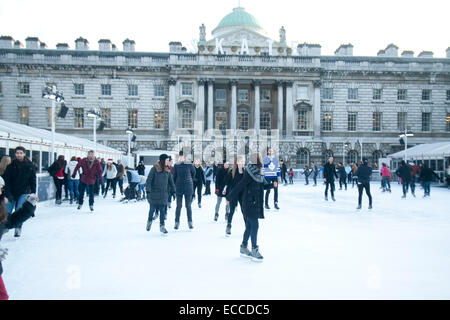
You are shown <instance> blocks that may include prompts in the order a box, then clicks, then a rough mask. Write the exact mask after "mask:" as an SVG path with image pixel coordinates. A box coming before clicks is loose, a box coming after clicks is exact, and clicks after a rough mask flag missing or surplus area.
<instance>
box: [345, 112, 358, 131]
mask: <svg viewBox="0 0 450 320" xmlns="http://www.w3.org/2000/svg"><path fill="white" fill-rule="evenodd" d="M356 119H357V113H356V112H349V113H348V116H347V130H348V131H356Z"/></svg>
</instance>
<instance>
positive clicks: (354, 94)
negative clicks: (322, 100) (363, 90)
mask: <svg viewBox="0 0 450 320" xmlns="http://www.w3.org/2000/svg"><path fill="white" fill-rule="evenodd" d="M347 98H348V100H358V89H357V88H348V90H347Z"/></svg>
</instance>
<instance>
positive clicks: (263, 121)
mask: <svg viewBox="0 0 450 320" xmlns="http://www.w3.org/2000/svg"><path fill="white" fill-rule="evenodd" d="M259 120H260V121H259V128H260V129H261V130H270V129H271V127H272V125H271V114H270V112H261V115H260V117H259Z"/></svg>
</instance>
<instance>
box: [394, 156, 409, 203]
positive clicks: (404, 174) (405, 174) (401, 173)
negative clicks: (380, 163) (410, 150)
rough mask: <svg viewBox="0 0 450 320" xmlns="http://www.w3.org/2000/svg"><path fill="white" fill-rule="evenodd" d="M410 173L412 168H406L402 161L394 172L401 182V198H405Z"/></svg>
mask: <svg viewBox="0 0 450 320" xmlns="http://www.w3.org/2000/svg"><path fill="white" fill-rule="evenodd" d="M411 172H412V168H411V167H410V166H408V165H407V164H406V162H405V161H404V160H402V162H401V163H400V167H399V168H398V169H397V171H396V172H395V173H396V174H397V176H398V177H400V178H401V180H402V189H403V196H402V198H406V193H408V187H409V185H410V183H411ZM411 193H412V190H411ZM413 195H414V194H413Z"/></svg>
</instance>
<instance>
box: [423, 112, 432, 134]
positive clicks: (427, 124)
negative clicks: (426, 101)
mask: <svg viewBox="0 0 450 320" xmlns="http://www.w3.org/2000/svg"><path fill="white" fill-rule="evenodd" d="M422 131H423V132H429V131H431V113H430V112H422Z"/></svg>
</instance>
